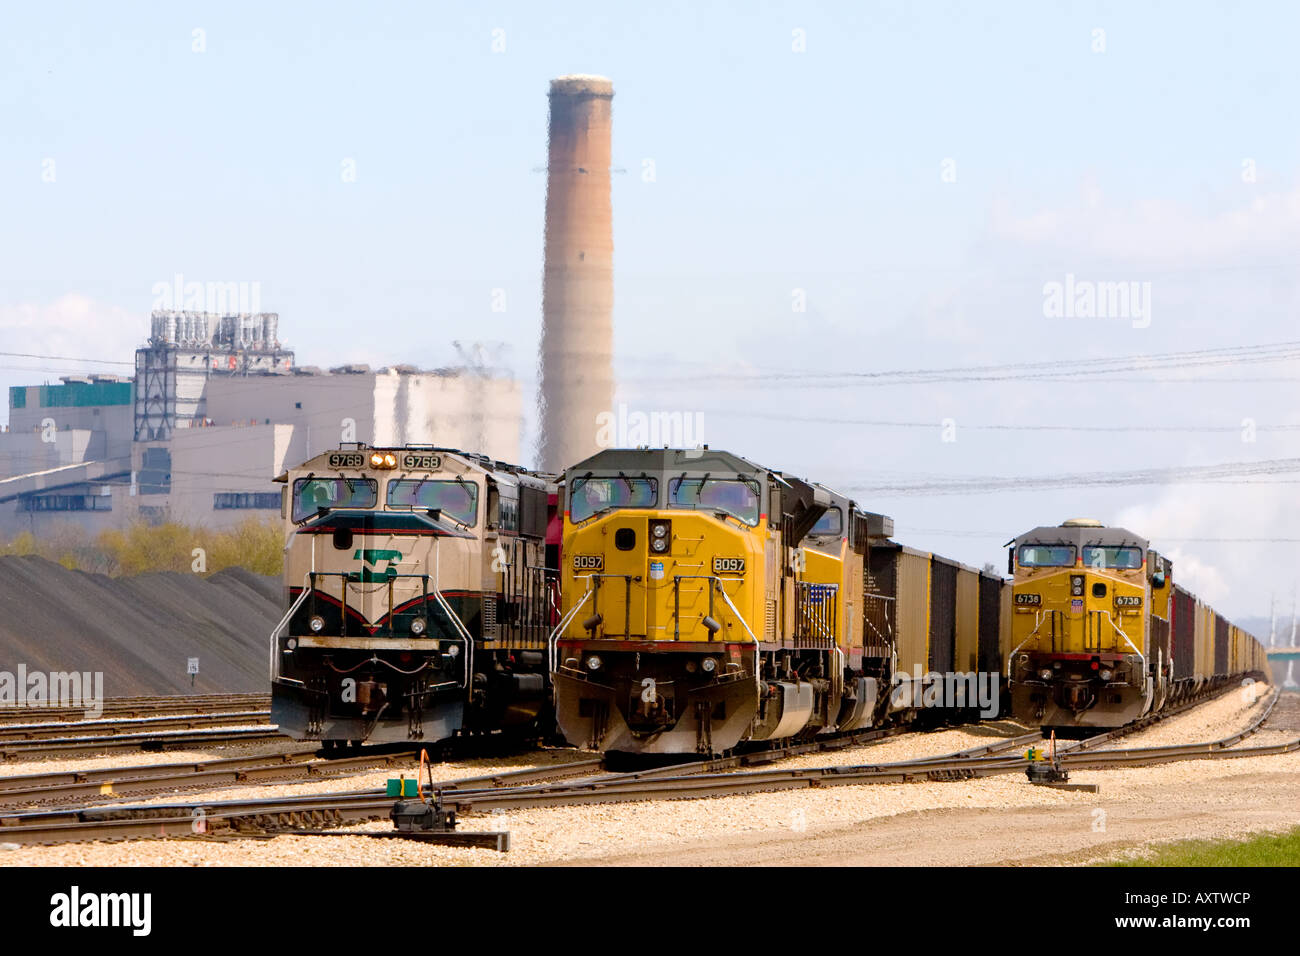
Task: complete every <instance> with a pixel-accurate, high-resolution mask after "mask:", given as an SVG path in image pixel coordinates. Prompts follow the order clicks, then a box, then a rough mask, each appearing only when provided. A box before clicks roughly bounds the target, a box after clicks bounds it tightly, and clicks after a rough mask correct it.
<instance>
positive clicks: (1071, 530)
mask: <svg viewBox="0 0 1300 956" xmlns="http://www.w3.org/2000/svg"><path fill="white" fill-rule="evenodd" d="M1010 543H1011V544H1014V545H1015V546H1016V547H1019V546H1020V545H1022V544H1073V545H1077V546H1078V547H1088V546H1090V545H1091V546H1101V547H1107V548H1118V547H1121V546H1124V545H1127V546H1129V547H1136V548H1141V549H1142V550H1143V551H1146V550H1148V549H1149V548H1150V547H1151V542H1149V541H1148V540H1147V539H1146V538H1143V537H1141V536H1140V535H1136V534H1134V533H1133V532H1132V531H1129V530H1128V529H1127V528H1108V527H1105V526H1102V527H1095V526H1091V527H1090V526H1087V525H1068V526H1067V525H1042V526H1041V527H1038V528H1034V529H1033V530H1032V531H1026V532H1025V533H1024V534H1022V535H1020V536H1019V537H1017V538H1012V539H1011V542H1010Z"/></svg>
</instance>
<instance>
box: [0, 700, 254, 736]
mask: <svg viewBox="0 0 1300 956" xmlns="http://www.w3.org/2000/svg"><path fill="white" fill-rule="evenodd" d="M270 706H271V698H270V697H269V696H268V695H267V694H197V695H194V696H184V695H171V696H164V697H107V698H105V699H104V701H103V705H102V708H103V709H102V713H101V714H100V715H99V716H100V717H104V718H111V717H117V718H123V719H126V718H131V717H157V716H161V715H164V714H202V713H206V712H211V711H240V710H269V708H270ZM85 713H86V709H85V708H84V707H14V706H7V705H0V728H2V727H4V726H5V725H6V724H10V723H59V722H67V721H76V720H83V719H85Z"/></svg>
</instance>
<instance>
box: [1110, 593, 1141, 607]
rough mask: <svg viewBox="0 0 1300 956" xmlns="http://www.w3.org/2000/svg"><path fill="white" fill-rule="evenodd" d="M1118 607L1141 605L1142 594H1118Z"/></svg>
mask: <svg viewBox="0 0 1300 956" xmlns="http://www.w3.org/2000/svg"><path fill="white" fill-rule="evenodd" d="M1115 606H1116V607H1141V606H1142V596H1141V595H1140V594H1116V595H1115Z"/></svg>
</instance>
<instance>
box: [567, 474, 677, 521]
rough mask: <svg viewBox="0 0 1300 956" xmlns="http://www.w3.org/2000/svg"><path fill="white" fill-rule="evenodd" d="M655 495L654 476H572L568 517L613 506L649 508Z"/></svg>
mask: <svg viewBox="0 0 1300 956" xmlns="http://www.w3.org/2000/svg"><path fill="white" fill-rule="evenodd" d="M658 496H659V482H658V481H657V480H656V479H654V478H626V477H623V476H619V477H617V478H574V479H573V487H572V488H571V489H570V491H569V520H570V521H586V520H587V519H588V518H590V517H592V516H594V515H598V514H600V513H601V512H602V511H609V510H611V509H613V508H650V507H653V506H654V503H655V501H656V500H657V498H658Z"/></svg>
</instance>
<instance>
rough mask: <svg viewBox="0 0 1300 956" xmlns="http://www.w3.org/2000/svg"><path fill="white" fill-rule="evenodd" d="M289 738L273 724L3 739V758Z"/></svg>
mask: <svg viewBox="0 0 1300 956" xmlns="http://www.w3.org/2000/svg"><path fill="white" fill-rule="evenodd" d="M269 740H278V741H286V742H287V740H288V738H286V737H284V736H283V735H282V734H281V733H280V732H279V731H278V730H277V729H276V728H275V727H274V726H273V725H269V724H268V725H267V726H266V727H217V728H213V729H209V730H174V731H173V730H153V731H145V732H134V733H126V734H116V735H111V736H109V735H102V734H101V735H90V736H82V737H53V738H48V739H45V740H10V741H0V761H2V760H14V759H20V758H31V757H52V756H78V755H84V754H99V753H107V752H109V751H114V750H143V751H147V752H151V753H152V752H161V751H165V750H182V749H192V748H195V747H210V746H213V745H214V744H232V743H263V742H265V741H269Z"/></svg>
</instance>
